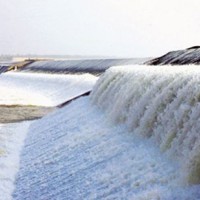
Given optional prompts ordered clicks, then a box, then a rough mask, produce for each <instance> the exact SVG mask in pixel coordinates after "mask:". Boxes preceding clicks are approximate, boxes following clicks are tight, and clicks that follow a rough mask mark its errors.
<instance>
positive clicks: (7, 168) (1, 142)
mask: <svg viewBox="0 0 200 200" xmlns="http://www.w3.org/2000/svg"><path fill="white" fill-rule="evenodd" d="M29 124H30V122H23V123H18V124H17V123H16V124H5V125H3V124H0V200H10V199H12V192H13V190H14V181H15V175H16V173H17V171H18V169H19V162H20V151H21V149H22V146H23V143H24V139H25V137H26V133H27V130H28V127H29Z"/></svg>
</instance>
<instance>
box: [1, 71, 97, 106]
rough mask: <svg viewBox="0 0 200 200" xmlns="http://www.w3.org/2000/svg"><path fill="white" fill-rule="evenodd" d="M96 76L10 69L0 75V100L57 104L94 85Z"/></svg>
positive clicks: (3, 101) (10, 102) (5, 101)
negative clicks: (39, 72) (25, 71)
mask: <svg viewBox="0 0 200 200" xmlns="http://www.w3.org/2000/svg"><path fill="white" fill-rule="evenodd" d="M96 80H97V77H95V76H93V75H90V74H84V75H55V74H54V75H52V74H36V73H20V72H16V73H15V72H8V73H5V74H2V75H1V76H0V94H1V98H0V104H7V105H12V104H23V105H24V104H25V105H39V106H55V105H58V104H60V103H63V102H65V101H67V100H69V99H71V98H74V97H76V96H78V95H81V94H83V93H85V92H87V91H89V90H91V89H92V87H93V85H94V84H95V82H96Z"/></svg>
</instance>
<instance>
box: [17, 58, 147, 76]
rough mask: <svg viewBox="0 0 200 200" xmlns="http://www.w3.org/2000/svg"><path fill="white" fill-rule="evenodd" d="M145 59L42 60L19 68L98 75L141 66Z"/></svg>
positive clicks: (32, 70)
mask: <svg viewBox="0 0 200 200" xmlns="http://www.w3.org/2000/svg"><path fill="white" fill-rule="evenodd" d="M147 60H148V59H147V58H133V59H130V58H127V59H116V58H114V59H73V60H54V61H53V60H46V61H45V60H43V61H37V60H36V61H35V62H33V63H31V64H28V65H26V66H25V67H23V68H20V71H23V72H27V71H28V72H42V73H44V72H45V73H59V74H83V73H90V74H93V75H100V74H102V73H103V72H105V71H106V70H107V69H108V68H110V67H112V66H120V65H133V64H141V63H143V62H145V61H147Z"/></svg>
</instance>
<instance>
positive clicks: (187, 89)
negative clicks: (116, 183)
mask: <svg viewBox="0 0 200 200" xmlns="http://www.w3.org/2000/svg"><path fill="white" fill-rule="evenodd" d="M90 98H91V100H92V102H93V103H94V104H96V105H97V106H98V107H100V108H101V109H102V110H104V111H105V113H106V114H107V116H108V118H109V119H110V120H111V121H113V123H122V124H125V125H126V126H127V128H128V129H129V130H130V132H132V133H133V134H139V135H141V136H143V137H146V138H150V139H152V140H153V141H154V142H155V144H157V145H158V146H159V147H160V150H161V151H163V153H165V154H167V155H168V156H169V157H171V158H172V159H175V160H177V161H178V162H179V163H180V165H181V166H182V174H183V178H184V180H186V181H187V183H191V184H196V183H200V68H199V67H198V66H192V65H190V66H132V67H130V68H129V69H128V68H124V67H123V66H121V67H115V68H110V69H108V70H107V71H106V72H105V73H104V74H103V75H102V76H101V77H100V78H99V80H98V81H97V84H96V85H95V87H94V89H93V91H92V93H91V96H90Z"/></svg>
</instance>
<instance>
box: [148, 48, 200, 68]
mask: <svg viewBox="0 0 200 200" xmlns="http://www.w3.org/2000/svg"><path fill="white" fill-rule="evenodd" d="M145 64H147V65H167V64H171V65H187V64H195V65H198V64H200V46H193V47H190V48H187V49H185V50H178V51H171V52H169V53H167V54H165V55H163V56H161V57H158V58H154V59H152V60H150V61H147V62H145Z"/></svg>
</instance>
